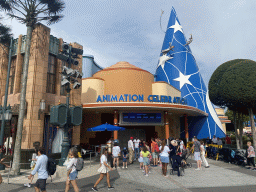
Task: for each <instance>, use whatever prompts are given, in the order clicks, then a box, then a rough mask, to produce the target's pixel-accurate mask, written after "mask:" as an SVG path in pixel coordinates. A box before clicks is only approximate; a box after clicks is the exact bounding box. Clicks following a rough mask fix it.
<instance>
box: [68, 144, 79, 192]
mask: <svg viewBox="0 0 256 192" xmlns="http://www.w3.org/2000/svg"><path fill="white" fill-rule="evenodd" d="M77 158H78V153H77V149H76V148H75V147H72V148H71V149H70V150H69V153H68V158H67V160H66V161H65V163H64V165H66V166H67V171H68V172H67V181H66V189H65V192H68V191H69V188H70V183H71V184H72V186H73V188H74V191H75V192H79V189H78V186H77V183H76V178H77V174H78V172H77V170H76V164H77Z"/></svg>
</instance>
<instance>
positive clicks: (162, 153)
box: [159, 140, 170, 177]
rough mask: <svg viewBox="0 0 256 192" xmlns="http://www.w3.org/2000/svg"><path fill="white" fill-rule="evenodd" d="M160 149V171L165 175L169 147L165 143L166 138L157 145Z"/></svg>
mask: <svg viewBox="0 0 256 192" xmlns="http://www.w3.org/2000/svg"><path fill="white" fill-rule="evenodd" d="M159 150H160V158H161V162H162V173H163V175H164V176H165V177H167V175H166V173H167V166H168V164H169V153H170V148H169V147H168V146H167V145H166V140H163V142H162V146H160V147H159Z"/></svg>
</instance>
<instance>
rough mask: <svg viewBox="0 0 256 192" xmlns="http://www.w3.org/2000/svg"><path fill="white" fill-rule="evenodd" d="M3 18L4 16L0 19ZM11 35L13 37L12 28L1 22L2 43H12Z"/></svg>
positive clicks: (0, 41)
mask: <svg viewBox="0 0 256 192" xmlns="http://www.w3.org/2000/svg"><path fill="white" fill-rule="evenodd" d="M1 20H2V18H1V17H0V21H1ZM11 37H12V34H11V29H10V28H9V27H7V26H6V25H4V24H2V23H0V43H1V44H8V43H10V40H11Z"/></svg>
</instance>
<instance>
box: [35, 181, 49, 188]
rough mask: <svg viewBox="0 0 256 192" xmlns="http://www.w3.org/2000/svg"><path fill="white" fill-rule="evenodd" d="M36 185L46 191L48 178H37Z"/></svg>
mask: <svg viewBox="0 0 256 192" xmlns="http://www.w3.org/2000/svg"><path fill="white" fill-rule="evenodd" d="M35 187H36V188H38V189H40V190H41V191H46V179H37V181H36V184H35Z"/></svg>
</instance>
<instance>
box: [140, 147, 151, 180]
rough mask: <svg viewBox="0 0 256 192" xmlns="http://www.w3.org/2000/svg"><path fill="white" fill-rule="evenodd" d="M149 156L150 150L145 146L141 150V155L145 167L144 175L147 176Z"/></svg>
mask: <svg viewBox="0 0 256 192" xmlns="http://www.w3.org/2000/svg"><path fill="white" fill-rule="evenodd" d="M149 156H150V152H149V151H148V148H147V147H144V148H143V150H142V157H143V165H144V167H145V176H148V173H149V168H148V166H149Z"/></svg>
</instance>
